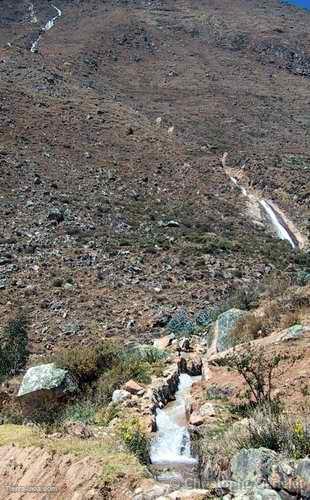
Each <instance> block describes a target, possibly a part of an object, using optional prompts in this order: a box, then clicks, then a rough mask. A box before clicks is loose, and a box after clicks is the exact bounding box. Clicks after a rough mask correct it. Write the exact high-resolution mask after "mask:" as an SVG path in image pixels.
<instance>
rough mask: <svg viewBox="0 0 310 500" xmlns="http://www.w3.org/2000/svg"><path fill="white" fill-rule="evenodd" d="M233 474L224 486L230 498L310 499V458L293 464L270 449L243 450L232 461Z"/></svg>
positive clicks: (295, 461) (222, 483)
mask: <svg viewBox="0 0 310 500" xmlns="http://www.w3.org/2000/svg"><path fill="white" fill-rule="evenodd" d="M231 471H232V480H231V481H222V482H221V483H220V486H221V487H222V488H226V489H227V490H228V492H229V493H230V494H232V495H233V497H230V498H234V499H238V500H247V499H249V498H251V499H254V500H261V499H265V500H269V499H270V500H272V499H290V498H296V499H297V498H300V499H308V498H310V458H304V459H302V460H289V459H285V458H283V457H281V456H280V455H278V454H277V453H275V452H274V451H272V450H268V449H266V448H258V449H251V448H250V449H242V450H240V451H239V452H238V453H237V454H236V455H235V456H234V457H233V458H232V461H231ZM227 498H228V497H227Z"/></svg>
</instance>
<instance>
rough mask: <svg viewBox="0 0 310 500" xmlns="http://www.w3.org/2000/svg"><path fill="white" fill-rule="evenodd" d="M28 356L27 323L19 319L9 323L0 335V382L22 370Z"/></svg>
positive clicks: (21, 318)
mask: <svg viewBox="0 0 310 500" xmlns="http://www.w3.org/2000/svg"><path fill="white" fill-rule="evenodd" d="M28 356H29V351H28V333H27V321H26V319H25V318H24V317H20V318H17V319H15V320H13V321H10V322H9V323H8V325H7V326H6V327H4V328H3V330H2V332H1V333H0V381H2V380H4V379H5V378H6V377H9V376H11V375H14V374H15V373H17V372H18V371H19V370H20V369H21V368H23V366H25V364H26V361H27V359H28Z"/></svg>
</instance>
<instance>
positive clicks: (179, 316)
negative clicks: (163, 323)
mask: <svg viewBox="0 0 310 500" xmlns="http://www.w3.org/2000/svg"><path fill="white" fill-rule="evenodd" d="M167 328H168V330H169V332H171V333H174V334H175V335H177V336H183V335H184V336H188V335H192V334H193V333H194V330H195V325H194V322H193V321H192V320H191V319H190V317H189V315H188V313H187V311H185V309H179V310H178V311H176V313H175V314H174V315H173V316H172V318H171V320H170V321H169V323H168V325H167Z"/></svg>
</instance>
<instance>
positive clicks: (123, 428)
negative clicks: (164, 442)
mask: <svg viewBox="0 0 310 500" xmlns="http://www.w3.org/2000/svg"><path fill="white" fill-rule="evenodd" d="M119 432H120V437H121V439H122V441H123V442H124V444H125V446H126V448H127V449H128V450H129V451H130V452H131V453H133V454H134V455H135V456H136V457H137V458H138V460H139V461H140V462H141V463H143V464H148V463H149V462H150V458H149V440H148V438H147V436H146V434H145V432H144V431H143V429H142V426H141V423H140V421H139V420H138V419H137V418H135V417H133V418H130V419H128V420H124V421H123V422H122V423H121V424H120V427H119Z"/></svg>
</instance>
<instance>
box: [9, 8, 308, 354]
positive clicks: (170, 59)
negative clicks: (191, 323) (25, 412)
mask: <svg viewBox="0 0 310 500" xmlns="http://www.w3.org/2000/svg"><path fill="white" fill-rule="evenodd" d="M34 4H35V11H36V16H37V17H38V24H33V23H31V22H30V21H31V20H30V18H29V10H28V9H27V6H25V5H24V2H17V3H16V2H15V1H13V0H4V1H2V2H1V5H0V20H1V21H0V50H1V53H0V54H1V55H0V68H1V81H0V110H1V118H2V119H1V124H0V172H1V192H0V212H1V218H0V286H1V296H0V314H1V318H2V320H1V321H3V323H5V322H6V321H7V319H8V318H9V317H10V316H14V315H16V311H17V310H18V309H19V308H23V309H27V312H28V315H29V318H30V320H31V321H30V323H31V328H30V334H31V350H32V353H35V354H38V355H45V354H46V351H52V350H55V349H58V348H59V347H60V346H62V345H64V346H72V345H73V344H75V343H77V344H83V343H84V344H88V343H89V342H94V341H96V340H98V338H103V337H105V336H120V337H122V338H125V339H126V341H128V342H130V341H133V340H135V339H137V338H139V339H140V340H148V339H150V338H151V337H152V336H154V335H155V334H158V333H159V332H160V330H159V328H158V327H157V324H158V317H159V316H160V315H162V314H163V313H165V314H168V316H169V314H170V313H171V311H172V310H173V309H174V308H176V307H179V306H187V307H188V308H189V310H190V312H192V313H195V312H197V311H198V310H199V309H201V308H203V307H206V306H210V305H214V304H216V303H218V302H219V301H222V300H224V299H225V297H227V295H229V294H231V293H232V292H233V291H235V290H238V289H240V288H242V287H244V286H251V287H255V286H256V285H257V284H258V283H259V282H260V281H261V280H262V279H264V277H266V276H267V275H268V274H270V272H271V271H272V270H274V269H277V270H278V269H281V270H285V271H288V272H289V273H294V271H295V268H296V266H295V256H294V255H293V254H292V253H291V251H290V248H289V246H288V245H287V244H285V243H278V242H277V241H276V240H275V239H274V238H273V237H272V235H271V234H270V233H269V232H268V230H264V229H262V228H259V227H257V226H255V224H253V222H252V220H251V218H249V217H248V216H247V214H246V205H245V201H244V199H243V197H242V195H241V194H240V193H239V192H238V190H236V189H234V188H233V187H232V186H231V185H230V183H229V182H228V180H227V178H226V176H225V174H224V172H223V171H222V169H221V166H220V161H219V159H220V157H221V156H222V154H223V153H224V151H229V152H230V153H231V156H230V157H231V162H232V165H238V163H239V160H245V159H248V160H249V161H247V163H246V166H245V169H246V172H247V176H248V178H249V181H250V182H252V183H253V184H254V185H257V188H258V189H259V191H260V192H266V193H268V196H269V197H270V198H271V199H274V201H275V202H276V203H277V204H278V205H279V207H280V208H281V209H283V211H284V212H285V213H286V214H287V215H288V216H289V217H290V218H291V219H292V221H293V222H294V223H295V224H296V226H297V227H298V228H299V229H300V230H301V231H302V232H304V233H306V231H307V230H308V226H307V224H308V221H307V218H308V214H309V192H308V191H309V188H308V181H309V149H308V143H309V141H308V135H309V123H310V122H309V115H308V114H307V111H306V110H307V103H308V89H309V77H310V71H309V57H310V49H309V31H308V25H309V14H305V13H302V12H300V11H298V10H295V9H292V8H289V7H285V6H283V5H280V3H279V2H277V1H275V0H273V1H269V2H261V1H256V0H253V1H251V2H248V1H245V0H234V2H231V1H228V0H225V1H222V2H220V3H219V2H218V1H216V0H212V1H208V2H207V1H206V0H205V1H199V2H197V1H193V0H192V1H190V0H182V1H181V2H178V3H177V4H176V3H175V2H172V1H170V0H169V1H165V2H161V1H156V2H152V4H151V5H149V4H148V3H144V2H142V1H141V2H140V1H135V2H130V4H128V5H126V4H125V3H123V2H113V1H111V2H104V3H103V2H101V1H99V0H91V1H87V2H85V1H84V2H83V1H81V2H80V1H72V2H67V1H66V2H65V1H63V0H59V2H57V6H58V7H59V8H61V9H62V14H63V15H62V17H61V18H60V19H58V20H57V23H56V25H55V26H54V27H53V28H52V29H51V30H50V31H48V32H47V33H44V35H43V36H42V39H41V41H40V44H39V53H37V54H33V53H31V52H30V50H29V49H30V47H31V43H32V42H33V41H34V40H35V39H36V38H37V36H38V34H39V28H40V27H41V26H43V25H44V24H45V23H46V21H47V20H48V19H49V18H50V17H52V16H53V15H55V11H54V9H52V8H51V5H50V3H49V2H48V1H41V2H34ZM8 44H9V45H8ZM292 53H293V54H296V57H292V56H291V55H290V54H292ZM292 89H293V90H294V91H292ZM159 117H160V118H162V122H161V125H160V126H158V125H157V124H156V119H157V118H159ZM170 126H174V127H175V128H174V132H173V133H172V134H168V127H170ZM55 209H56V212H55ZM175 223H177V224H175ZM127 325H130V327H128V328H127Z"/></svg>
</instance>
